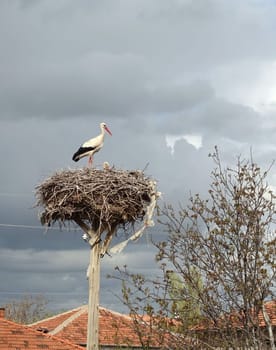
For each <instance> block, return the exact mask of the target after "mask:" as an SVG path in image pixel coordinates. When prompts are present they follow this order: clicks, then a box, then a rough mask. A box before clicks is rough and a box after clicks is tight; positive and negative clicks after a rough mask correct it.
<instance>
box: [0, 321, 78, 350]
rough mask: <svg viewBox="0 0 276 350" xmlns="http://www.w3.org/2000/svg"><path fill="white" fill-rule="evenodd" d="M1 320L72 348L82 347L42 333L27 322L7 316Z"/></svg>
mask: <svg viewBox="0 0 276 350" xmlns="http://www.w3.org/2000/svg"><path fill="white" fill-rule="evenodd" d="M0 322H5V323H7V324H10V325H11V326H16V327H19V328H23V329H25V330H26V331H27V332H30V333H33V334H36V335H37V334H40V335H41V336H42V337H45V338H50V339H53V340H54V341H57V342H60V343H64V344H67V345H70V346H71V347H72V346H73V348H72V349H82V347H80V346H79V345H77V344H74V343H72V342H70V341H68V340H64V339H62V338H59V337H56V336H54V335H51V334H48V333H42V332H40V331H37V330H36V329H33V328H31V327H29V326H27V325H25V324H22V323H16V322H14V321H10V320H7V319H6V318H2V319H1V320H0Z"/></svg>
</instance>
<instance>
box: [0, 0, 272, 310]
mask: <svg viewBox="0 0 276 350" xmlns="http://www.w3.org/2000/svg"><path fill="white" fill-rule="evenodd" d="M275 34H276V3H275V1H274V0H242V1H241V0H231V1H229V0H170V1H168V0H117V1H112V0H101V1H95V0H89V1H88V0H86V1H84V0H82V1H74V0H59V1H56V0H35V1H34V0H13V1H10V0H2V1H1V2H0V45H1V48H0V158H1V172H0V176H1V181H0V205H1V210H0V278H1V281H2V282H1V285H0V305H1V304H3V303H5V302H6V301H8V300H11V299H14V298H20V297H22V296H23V295H24V294H34V293H41V294H43V295H45V296H46V297H47V298H48V299H49V300H50V307H53V308H56V309H62V308H70V307H76V306H78V305H80V304H83V303H86V301H87V280H86V268H87V263H88V255H89V247H88V246H87V244H85V242H84V241H83V240H82V238H81V232H80V231H76V230H71V231H62V232H61V231H59V230H50V231H49V232H47V233H46V234H45V232H44V231H43V230H42V229H40V228H39V226H40V222H39V220H38V210H37V208H33V206H34V204H35V197H34V191H35V187H36V186H37V185H38V184H39V183H41V182H42V181H43V180H44V179H45V178H47V177H48V176H50V175H51V174H52V173H53V172H54V171H56V170H61V169H67V168H76V167H83V166H86V164H87V160H86V159H83V160H81V161H80V162H79V163H77V164H76V163H74V162H72V160H71V158H72V154H73V153H74V152H75V151H76V150H77V148H78V147H79V146H80V144H81V143H82V142H84V141H86V140H87V139H89V138H91V137H94V136H96V135H97V134H98V133H99V123H100V122H102V121H104V122H106V123H107V124H108V126H109V128H110V129H111V131H112V133H113V136H112V137H109V136H108V135H107V136H106V139H105V145H104V148H103V149H102V150H101V152H100V153H98V154H97V155H96V156H95V160H94V166H99V167H100V166H101V165H102V163H103V162H104V161H108V162H109V163H110V164H112V165H115V166H116V167H117V168H122V169H144V168H145V167H146V166H147V164H148V166H147V168H146V173H147V174H148V175H151V176H153V177H154V178H155V179H156V180H157V181H158V188H159V190H160V191H161V192H162V193H163V196H162V199H161V201H160V205H162V203H163V202H173V203H179V202H181V203H185V201H186V199H187V196H188V194H189V193H190V191H191V192H199V193H205V192H206V189H207V186H208V184H209V182H210V176H209V174H210V170H211V169H212V167H213V164H212V162H211V160H210V159H209V158H208V153H209V152H211V151H212V150H213V148H214V145H218V147H219V149H220V152H221V157H222V159H223V161H224V162H225V164H227V165H231V164H234V163H235V161H236V156H238V155H240V154H241V155H242V156H244V157H249V155H250V149H252V151H253V155H254V159H255V160H256V161H257V162H258V163H259V164H260V165H261V166H262V167H264V168H265V169H266V168H267V167H268V166H269V164H270V163H271V161H272V160H273V159H274V158H275V151H276V142H275V140H276V137H275V136H276V122H275V120H276V119H275V117H276V94H275V93H276V43H275ZM274 170H275V169H273V171H272V172H271V175H270V181H271V185H274V186H275V185H276V176H275V175H274ZM6 225H19V226H20V227H13V226H10V227H9V226H6ZM22 225H25V226H32V228H28V227H25V228H24V227H22ZM33 226H37V227H38V228H35V227H33ZM150 235H152V236H153V237H154V239H155V240H158V239H159V238H160V239H161V238H163V237H164V235H163V236H162V234H161V233H160V229H159V228H158V227H156V226H155V228H153V229H151V230H150V231H148V233H146V234H145V235H144V237H143V238H142V239H141V240H140V241H139V242H138V243H130V244H129V246H128V247H127V248H126V249H125V250H124V251H123V252H122V253H121V254H119V255H117V256H114V257H112V258H110V257H108V256H107V257H105V258H104V259H103V261H102V288H101V304H102V305H103V306H106V307H109V308H111V309H114V310H119V311H120V310H122V306H121V304H120V302H119V301H118V299H117V298H116V297H115V296H114V293H115V294H119V285H118V284H117V283H116V282H115V281H112V280H108V279H106V277H105V276H106V275H107V273H112V271H113V270H114V267H115V266H116V265H123V264H127V265H128V266H130V267H131V268H132V269H133V270H134V271H137V272H144V273H148V274H155V273H156V267H155V265H154V250H153V248H152V246H151V244H150V243H149V241H150Z"/></svg>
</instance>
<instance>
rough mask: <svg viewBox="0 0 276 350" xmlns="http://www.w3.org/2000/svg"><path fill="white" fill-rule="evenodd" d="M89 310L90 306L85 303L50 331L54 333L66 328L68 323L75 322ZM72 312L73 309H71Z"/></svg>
mask: <svg viewBox="0 0 276 350" xmlns="http://www.w3.org/2000/svg"><path fill="white" fill-rule="evenodd" d="M87 310H88V306H87V305H83V306H81V307H80V308H79V311H78V312H76V313H74V314H73V315H71V316H70V317H69V318H67V319H66V320H65V321H63V322H62V323H61V324H59V325H58V326H57V327H56V328H55V329H54V330H52V331H50V332H49V333H50V334H52V335H55V334H57V333H58V332H60V331H61V330H62V329H63V328H65V327H66V326H68V324H70V323H71V322H73V321H74V320H75V319H76V318H78V317H79V316H80V315H82V314H83V313H85V312H86V311H87ZM71 312H72V310H71Z"/></svg>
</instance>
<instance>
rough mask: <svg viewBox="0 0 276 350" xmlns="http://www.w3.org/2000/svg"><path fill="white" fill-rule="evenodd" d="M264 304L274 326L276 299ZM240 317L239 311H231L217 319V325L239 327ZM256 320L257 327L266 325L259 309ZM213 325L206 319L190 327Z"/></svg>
mask: <svg viewBox="0 0 276 350" xmlns="http://www.w3.org/2000/svg"><path fill="white" fill-rule="evenodd" d="M264 306H265V309H266V312H267V314H268V316H269V318H270V322H271V325H272V326H273V327H276V300H271V301H267V302H265V304H264ZM241 318H242V315H241V314H240V313H237V312H233V313H231V314H228V315H225V316H224V317H222V318H221V319H219V320H218V326H222V327H223V326H224V325H225V324H227V325H228V326H229V325H231V326H232V327H239V328H240V327H243V324H242V322H241ZM258 322H259V327H261V328H262V327H266V323H265V320H264V316H263V312H262V310H260V311H259V313H258ZM256 323H257V322H256ZM213 327H214V323H213V321H210V320H208V319H206V320H204V321H203V322H202V323H201V324H198V325H196V326H193V327H192V329H193V330H197V331H203V330H207V329H212V328H213Z"/></svg>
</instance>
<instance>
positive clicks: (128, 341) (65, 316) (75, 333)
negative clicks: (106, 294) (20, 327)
mask: <svg viewBox="0 0 276 350" xmlns="http://www.w3.org/2000/svg"><path fill="white" fill-rule="evenodd" d="M99 311H100V315H99V343H100V345H101V346H116V345H121V346H131V347H141V345H142V344H141V339H140V338H139V336H138V335H137V332H136V331H135V326H134V322H133V319H132V318H131V317H130V316H128V315H123V314H120V313H117V312H114V311H111V310H108V309H105V308H103V307H100V310H99ZM30 327H32V328H34V329H47V330H48V331H49V333H50V334H55V335H56V336H58V337H61V338H62V339H67V340H68V341H71V342H73V343H75V344H79V345H84V344H86V329H87V306H86V305H85V306H82V307H79V308H77V309H74V310H71V311H68V312H65V313H62V314H59V315H57V316H54V317H50V318H48V319H45V320H42V321H39V322H36V323H34V324H32V325H30ZM139 327H140V328H139V329H140V330H142V333H143V336H142V338H143V339H142V341H145V342H146V341H147V340H148V339H150V347H151V348H159V347H160V344H159V336H158V334H157V332H154V331H153V330H151V329H150V327H149V326H148V325H147V324H144V325H139Z"/></svg>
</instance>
